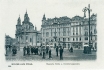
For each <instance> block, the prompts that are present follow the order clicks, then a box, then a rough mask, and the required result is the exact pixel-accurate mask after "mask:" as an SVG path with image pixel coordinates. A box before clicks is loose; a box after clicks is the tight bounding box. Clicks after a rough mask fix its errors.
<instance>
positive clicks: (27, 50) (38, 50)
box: [23, 46, 63, 60]
mask: <svg viewBox="0 0 104 70" xmlns="http://www.w3.org/2000/svg"><path fill="white" fill-rule="evenodd" d="M58 52H60V53H59V54H60V60H63V48H62V47H61V46H60V47H58V46H57V47H56V56H58ZM30 54H35V55H40V56H42V58H43V59H45V58H46V55H49V59H51V58H52V55H51V54H52V50H51V48H50V47H49V46H46V47H45V46H40V47H32V46H27V47H26V46H25V47H24V48H23V55H24V56H25V55H30Z"/></svg>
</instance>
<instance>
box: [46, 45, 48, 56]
mask: <svg viewBox="0 0 104 70" xmlns="http://www.w3.org/2000/svg"><path fill="white" fill-rule="evenodd" d="M46 54H48V46H46Z"/></svg>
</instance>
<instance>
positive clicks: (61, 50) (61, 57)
mask: <svg viewBox="0 0 104 70" xmlns="http://www.w3.org/2000/svg"><path fill="white" fill-rule="evenodd" d="M60 60H63V48H62V47H61V48H60Z"/></svg>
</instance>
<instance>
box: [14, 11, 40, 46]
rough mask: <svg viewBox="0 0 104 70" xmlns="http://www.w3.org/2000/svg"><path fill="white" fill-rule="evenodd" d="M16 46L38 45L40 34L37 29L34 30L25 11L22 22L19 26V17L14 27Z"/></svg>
mask: <svg viewBox="0 0 104 70" xmlns="http://www.w3.org/2000/svg"><path fill="white" fill-rule="evenodd" d="M15 37H16V41H17V42H16V46H19V47H24V46H30V45H31V46H37V44H38V43H40V38H41V32H40V31H37V27H35V29H34V25H33V24H32V23H31V22H30V18H29V17H28V14H27V11H26V13H25V15H24V21H23V22H22V24H21V19H20V17H19V18H18V20H17V25H16V34H15Z"/></svg>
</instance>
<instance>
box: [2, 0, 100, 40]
mask: <svg viewBox="0 0 104 70" xmlns="http://www.w3.org/2000/svg"><path fill="white" fill-rule="evenodd" d="M0 2H1V4H0V9H1V12H0V15H1V23H0V25H1V26H2V27H1V28H2V30H3V32H4V34H6V35H10V36H11V37H13V38H15V30H16V24H17V19H18V17H19V15H20V18H21V21H23V20H24V14H25V12H26V10H27V13H28V16H29V18H30V22H32V23H33V25H34V26H36V27H37V30H40V28H41V24H42V21H41V20H42V17H43V15H44V14H45V16H46V18H54V17H62V16H68V17H70V18H71V17H74V16H76V15H79V16H83V15H84V13H83V12H82V9H83V8H84V7H88V4H90V8H91V9H92V12H91V14H92V13H95V14H97V11H96V7H95V6H96V5H97V4H99V3H98V1H95V0H91V1H89V0H80V1H79V0H0ZM101 3H102V2H101ZM86 15H88V13H86Z"/></svg>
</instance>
